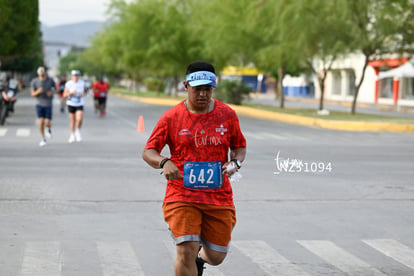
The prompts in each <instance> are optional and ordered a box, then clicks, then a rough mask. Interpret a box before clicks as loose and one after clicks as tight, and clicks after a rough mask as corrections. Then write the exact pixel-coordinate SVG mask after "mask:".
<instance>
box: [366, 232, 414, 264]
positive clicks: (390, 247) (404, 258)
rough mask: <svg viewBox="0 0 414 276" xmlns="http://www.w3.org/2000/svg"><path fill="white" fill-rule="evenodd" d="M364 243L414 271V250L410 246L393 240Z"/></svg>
mask: <svg viewBox="0 0 414 276" xmlns="http://www.w3.org/2000/svg"><path fill="white" fill-rule="evenodd" d="M363 242H365V243H366V244H368V245H369V246H371V247H373V248H375V249H376V250H378V251H379V252H381V253H382V254H384V255H386V256H388V257H390V258H392V259H394V260H396V261H397V262H400V263H402V264H403V265H405V266H408V267H409V268H412V269H414V250H413V249H411V248H409V247H408V246H406V245H404V244H402V243H400V242H398V241H396V240H391V239H372V240H363Z"/></svg>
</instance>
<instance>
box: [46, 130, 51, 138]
mask: <svg viewBox="0 0 414 276" xmlns="http://www.w3.org/2000/svg"><path fill="white" fill-rule="evenodd" d="M45 136H46V138H47V139H50V138H52V129H51V128H48V129H47V130H46V132H45Z"/></svg>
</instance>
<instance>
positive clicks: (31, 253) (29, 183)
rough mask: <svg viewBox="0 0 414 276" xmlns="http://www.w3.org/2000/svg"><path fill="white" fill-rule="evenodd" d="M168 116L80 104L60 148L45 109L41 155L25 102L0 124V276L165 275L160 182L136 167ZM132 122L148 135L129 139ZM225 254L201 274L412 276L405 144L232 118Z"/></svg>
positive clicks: (412, 201) (408, 141) (168, 250)
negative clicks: (235, 163)
mask: <svg viewBox="0 0 414 276" xmlns="http://www.w3.org/2000/svg"><path fill="white" fill-rule="evenodd" d="M168 108H169V107H167V106H154V105H147V104H143V103H136V102H130V101H127V100H124V99H120V98H116V97H111V98H110V99H109V103H108V115H107V117H105V118H99V117H98V116H97V115H96V114H94V110H93V108H92V99H91V98H88V99H87V104H86V110H85V123H84V127H83V130H82V134H83V138H84V141H82V142H80V143H74V144H68V143H67V139H68V138H69V121H68V118H67V114H61V113H60V112H59V110H58V106H57V105H55V109H54V120H53V138H52V139H51V140H50V141H49V143H48V145H47V146H45V147H42V148H41V147H39V146H38V143H39V142H40V135H39V133H38V130H37V125H36V118H35V111H34V100H33V99H31V98H30V97H28V96H27V95H26V96H22V97H21V98H20V100H19V102H18V103H17V104H16V112H15V114H13V115H12V116H11V117H10V118H8V120H7V124H6V125H5V126H4V127H0V275H7V276H8V275H42V276H47V275H51V276H52V275H53V276H58V275H64V276H68V275H73V276H75V275H76V276H79V275H85V276H95V275H97V276H98V275H105V276H106V275H117V276H122V275H156V276H157V275H161V276H162V275H173V272H172V266H173V260H174V254H175V253H174V246H173V244H172V240H171V238H170V236H169V232H168V230H167V225H166V224H165V222H164V221H163V218H162V212H161V204H162V199H163V195H164V192H165V180H164V179H163V177H162V176H161V175H160V174H159V171H158V170H154V169H152V168H150V167H149V166H148V165H146V164H145V163H144V161H142V159H141V152H142V149H143V146H144V144H145V142H146V139H147V138H148V136H149V134H150V132H151V130H152V128H153V127H154V124H155V122H156V121H157V119H158V118H159V117H160V115H161V114H162V112H163V111H165V110H167V109H168ZM140 115H142V116H143V118H144V122H145V131H144V132H138V131H137V122H138V117H139V116H140ZM240 122H241V127H242V130H243V131H244V134H245V136H246V139H247V143H248V154H247V159H246V161H245V162H244V164H243V167H242V169H241V171H240V172H241V173H242V175H243V178H242V179H241V180H240V181H239V182H236V183H234V184H233V189H234V198H235V204H236V209H237V216H238V222H237V225H236V227H235V229H234V231H233V241H232V247H231V251H230V253H229V255H228V258H227V259H226V260H225V262H224V263H223V264H222V265H221V266H219V267H218V268H215V267H211V266H208V267H207V269H206V270H205V274H204V275H242V276H243V275H246V276H251V275H286V276H297V275H299V276H301V275H341V276H342V275H352V276H366V275H371V276H372V275H375V276H377V275H393V276H394V275H397V276H409V275H414V235H413V233H414V216H413V210H414V181H413V177H414V173H413V164H414V135H413V134H412V133H411V134H410V133H360V132H341V131H331V130H323V129H314V128H308V127H303V126H296V125H288V124H284V123H280V122H272V121H263V120H257V119H251V118H247V117H240Z"/></svg>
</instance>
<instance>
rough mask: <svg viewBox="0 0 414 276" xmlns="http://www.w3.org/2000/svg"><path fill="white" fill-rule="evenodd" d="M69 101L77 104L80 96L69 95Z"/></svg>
mask: <svg viewBox="0 0 414 276" xmlns="http://www.w3.org/2000/svg"><path fill="white" fill-rule="evenodd" d="M70 101H71V102H72V103H74V104H78V103H80V101H81V97H76V96H72V97H70Z"/></svg>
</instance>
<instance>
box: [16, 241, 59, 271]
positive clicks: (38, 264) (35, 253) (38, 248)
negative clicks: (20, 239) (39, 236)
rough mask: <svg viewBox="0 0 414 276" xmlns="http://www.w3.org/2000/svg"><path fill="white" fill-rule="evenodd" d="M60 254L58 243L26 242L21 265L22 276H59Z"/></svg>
mask: <svg viewBox="0 0 414 276" xmlns="http://www.w3.org/2000/svg"><path fill="white" fill-rule="evenodd" d="M62 264H63V261H62V254H61V251H60V244H59V243H58V242H28V243H27V244H26V248H25V252H24V259H23V264H22V271H21V275H22V276H59V275H61V272H62Z"/></svg>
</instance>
